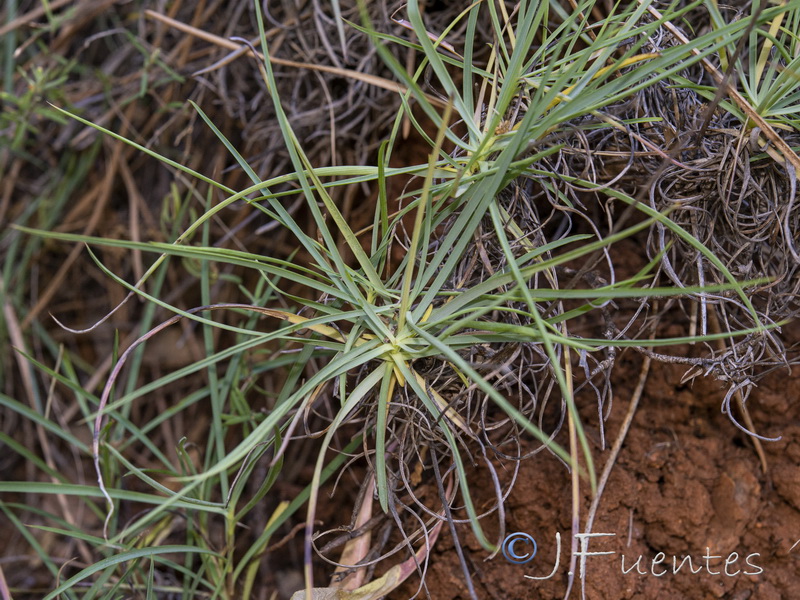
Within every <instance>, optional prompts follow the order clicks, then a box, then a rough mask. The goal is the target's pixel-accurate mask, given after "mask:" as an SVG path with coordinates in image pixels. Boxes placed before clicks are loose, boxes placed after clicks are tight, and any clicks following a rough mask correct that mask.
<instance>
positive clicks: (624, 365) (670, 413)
mask: <svg viewBox="0 0 800 600" xmlns="http://www.w3.org/2000/svg"><path fill="white" fill-rule="evenodd" d="M793 333H794V334H795V335H796V333H797V328H795V331H794V332H793ZM641 362H642V361H641V359H640V358H639V357H637V356H635V355H633V354H626V355H624V356H623V357H622V359H621V360H620V361H619V362H618V365H617V372H616V375H615V382H616V383H615V394H614V405H613V409H612V412H611V416H610V419H609V421H608V422H607V424H606V436H607V440H608V442H607V445H608V446H609V447H610V446H611V445H612V444H613V441H614V440H615V439H616V435H617V432H618V430H619V425H620V422H621V421H622V419H623V418H624V415H625V413H626V411H627V410H628V406H629V402H630V397H631V394H632V392H633V389H634V388H635V385H636V381H637V379H638V373H639V370H640V365H641ZM684 370H685V369H684V368H683V367H681V366H676V365H664V364H655V363H654V364H653V365H652V368H651V370H650V374H649V378H648V381H647V386H646V388H645V392H644V395H643V397H642V400H641V403H640V405H639V408H638V411H637V413H636V416H635V418H634V420H633V424H632V426H631V429H630V432H629V434H628V436H627V438H626V440H625V444H624V446H623V448H622V451H621V453H620V455H619V458H618V460H617V463H616V465H615V466H614V469H613V471H612V474H611V477H610V479H609V481H608V484H607V486H606V489H605V492H604V494H603V496H602V500H601V502H600V505H599V508H598V511H597V516H596V519H595V523H594V526H593V528H592V532H593V533H594V534H597V537H595V538H594V539H588V538H587V542H588V546H586V547H585V548H583V553H584V554H586V556H585V559H584V560H585V565H584V567H585V570H584V574H583V576H581V575H580V568H581V560H580V553H581V547H580V545H578V546H577V547H576V551H577V552H576V555H575V556H576V559H577V562H576V563H575V564H574V565H573V566H572V567H571V566H570V556H571V554H572V552H573V549H572V547H571V509H570V507H571V482H570V477H569V474H568V473H567V470H566V468H565V467H564V465H563V464H562V463H560V462H559V461H558V460H557V459H555V458H554V457H552V456H549V455H544V454H540V455H539V456H538V457H536V458H535V459H533V460H531V461H529V462H527V463H525V464H523V466H522V473H521V476H520V479H519V481H518V482H517V484H516V486H515V488H514V490H513V492H512V494H511V496H510V498H509V502H508V504H507V514H506V533H507V534H511V533H514V532H524V533H528V534H530V535H531V536H533V538H534V539H535V540H536V542H537V549H538V551H537V553H536V554H535V556H534V557H533V559H532V560H531V561H530V562H528V563H527V564H512V563H510V562H509V561H508V560H506V559H505V558H504V556H503V555H502V554H498V555H497V556H496V557H494V558H493V559H491V560H486V558H487V553H486V551H484V550H482V549H481V548H480V546H479V545H478V544H477V543H475V542H465V543H466V547H465V548H464V550H465V554H466V555H467V560H468V562H469V563H470V564H471V565H472V569H471V570H472V573H473V582H474V585H475V591H476V593H477V595H478V596H479V597H481V598H492V599H501V598H520V599H523V598H541V599H551V598H553V599H555V598H564V597H565V591H566V589H567V587H568V582H569V575H568V573H569V572H570V569H571V568H574V569H575V572H576V576H575V578H574V583H573V589H572V592H571V594H570V597H571V598H580V597H581V588H582V587H583V592H584V593H585V598H587V599H601V598H619V599H640V598H647V599H656V600H658V599H668V598H670V599H671V598H688V599H706V598H708V599H711V598H729V599H732V600H747V599H748V598H752V599H754V600H755V599H758V600H773V599H774V600H778V599H781V598H792V597H796V596H795V595H796V593H797V590H798V589H800V466H798V465H800V405H798V403H797V402H796V401H795V399H796V397H797V395H798V393H800V380H798V379H797V377H796V375H797V369H796V368H795V369H794V372H793V373H788V372H787V371H786V370H784V371H777V372H774V373H772V374H770V375H769V376H768V377H766V378H765V379H764V380H763V383H762V384H761V385H760V386H759V388H758V389H757V390H755V392H754V393H753V395H752V397H751V399H750V400H749V402H748V407H749V410H750V413H751V416H752V418H753V421H754V423H755V426H756V428H757V430H758V432H759V433H760V434H762V435H764V436H767V437H778V436H780V437H781V439H780V441H776V442H767V443H764V451H765V453H766V458H767V462H768V471H767V473H764V472H763V470H762V468H761V465H760V461H759V458H758V456H757V454H756V452H755V450H754V448H753V445H752V443H751V442H750V441H749V440H748V438H747V436H746V435H744V434H743V433H741V432H740V431H739V430H738V429H737V428H736V427H735V426H734V425H733V424H732V423H731V421H730V420H729V419H728V417H727V416H725V415H723V414H722V413H721V411H720V402H721V400H722V397H723V395H724V392H723V390H722V389H721V388H720V387H719V385H718V384H716V383H714V382H713V381H712V380H703V379H697V380H695V381H694V383H693V384H691V383H687V384H680V383H679V382H680V381H681V378H682V376H683V374H684ZM583 412H584V414H583V418H584V419H585V421H584V423H585V425H586V427H587V433H588V435H589V437H590V438H592V439H593V441H594V442H595V443H594V444H593V446H595V455H594V456H595V460H596V461H597V470H598V472H601V471H602V468H603V465H604V461H605V460H606V457H607V456H608V454H609V451H607V450H606V451H599V450H598V448H599V444H597V442H599V430H598V428H597V422H598V418H597V409H596V406H586V407H585V410H584V411H583ZM582 485H583V492H584V493H583V504H582V508H581V526H582V527H583V526H584V524H585V519H586V513H587V510H588V506H589V504H590V496H589V494H588V493H586V491H587V488H588V486H587V485H586V484H585V482H584V483H583V484H582ZM557 536H560V546H561V548H560V550H561V557H560V561H559V562H558V563H557V562H556V555H557V551H558V546H559V543H557V542H558V537H557ZM463 539H464V540H468V539H470V536H469V534H468V533H467V532H466V530H464V537H463ZM521 549H522V546H519V545H518V546H517V549H516V551H517V553H518V554H520V555H522V554H524V552H523V551H522V550H521ZM529 549H530V548H529V547H525V550H529ZM591 553H598V554H596V555H591ZM687 557H688V558H687ZM675 571H677V572H675ZM529 577H539V578H544V579H540V580H534V579H530V578H529ZM426 581H427V587H428V592H429V593H430V596H431V597H432V598H436V599H437V600H440V599H441V600H444V599H458V598H468V597H469V596H468V593H467V587H466V585H465V582H464V576H463V574H462V573H461V568H460V566H459V564H458V560H457V557H456V554H455V552H453V543H452V539H451V538H449V536H448V535H446V534H444V535H443V536H442V538H441V539H440V541H439V543H438V545H437V548H436V550H435V553H434V556H433V560H432V563H431V566H430V570H429V572H428V575H427V580H426ZM418 583H419V582H418V580H417V581H409V582H408V583H407V584H406V585H405V587H404V588H403V589H401V590H398V591H396V593H395V594H393V595H392V596H391V597H392V598H398V599H399V598H408V597H410V596H412V595H413V594H414V592H415V590H416V587H417V585H418Z"/></svg>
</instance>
